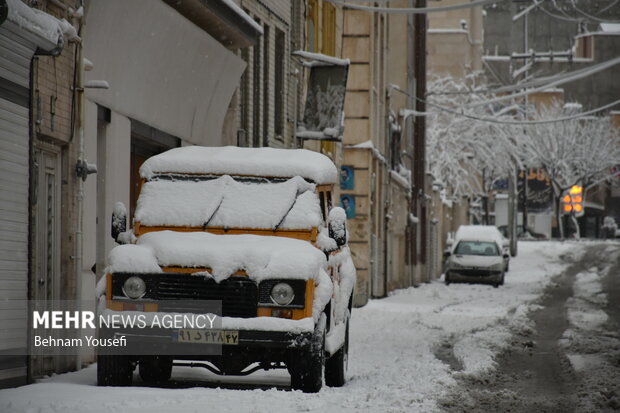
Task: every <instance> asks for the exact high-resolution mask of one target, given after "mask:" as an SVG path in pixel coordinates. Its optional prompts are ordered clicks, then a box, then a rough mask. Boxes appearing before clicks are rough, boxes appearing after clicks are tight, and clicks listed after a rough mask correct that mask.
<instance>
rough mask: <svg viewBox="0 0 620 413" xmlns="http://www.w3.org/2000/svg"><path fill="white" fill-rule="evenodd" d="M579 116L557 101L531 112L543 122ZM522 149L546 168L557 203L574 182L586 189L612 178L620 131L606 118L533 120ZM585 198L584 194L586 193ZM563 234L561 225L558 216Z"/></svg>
mask: <svg viewBox="0 0 620 413" xmlns="http://www.w3.org/2000/svg"><path fill="white" fill-rule="evenodd" d="M567 115H569V116H570V115H573V116H574V115H578V113H575V109H574V106H572V107H571V109H567V107H563V106H562V105H560V104H558V103H556V104H553V105H550V106H548V107H544V108H542V109H541V110H539V111H538V112H537V113H533V114H532V120H533V121H534V122H536V121H545V120H549V119H558V118H563V117H567ZM524 129H525V134H524V135H523V142H522V143H523V144H522V146H521V150H522V151H524V152H523V153H524V155H525V156H526V157H528V158H529V159H531V162H533V163H534V164H537V165H536V166H540V167H543V168H545V170H546V172H547V174H548V175H549V178H550V179H551V183H552V186H553V192H554V196H555V200H556V203H557V205H558V206H559V202H560V198H561V195H562V193H563V192H564V191H565V190H567V189H569V188H571V187H572V186H573V185H582V186H583V187H584V188H586V190H587V188H589V187H591V186H593V185H596V184H597V183H600V182H603V181H604V180H605V179H607V178H609V177H611V174H612V172H611V170H612V168H613V167H614V166H616V165H618V164H620V134H619V132H618V131H617V130H616V129H615V128H614V126H613V125H612V124H611V121H610V120H609V118H607V117H593V116H588V117H576V118H574V119H569V120H564V121H561V122H552V123H533V124H530V125H527V126H525V127H524ZM586 197H587V194H586ZM558 221H559V222H558V223H559V228H560V231H562V236H563V230H564V228H563V225H562V222H561V219H558Z"/></svg>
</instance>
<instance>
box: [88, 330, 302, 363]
mask: <svg viewBox="0 0 620 413" xmlns="http://www.w3.org/2000/svg"><path fill="white" fill-rule="evenodd" d="M207 331H209V330H207ZM216 331H225V330H216ZM226 331H231V330H226ZM234 333H236V334H237V335H238V336H237V337H236V339H235V340H234V344H224V343H189V342H181V341H179V330H178V329H163V328H140V329H138V328H128V329H126V328H123V329H107V328H104V329H100V331H99V338H102V339H121V338H122V337H123V338H124V343H123V344H124V345H123V346H121V347H118V346H117V347H99V348H98V350H99V351H98V352H99V354H115V355H120V354H122V355H133V356H148V355H169V356H175V358H186V357H189V358H194V357H195V356H197V355H203V356H209V355H221V354H224V353H227V352H230V351H234V352H243V351H260V350H261V349H262V350H265V351H269V350H275V351H281V350H285V351H288V350H296V349H302V348H304V347H305V346H307V345H309V343H310V341H311V338H312V334H313V333H312V332H286V331H262V330H236V331H234ZM117 342H118V340H117Z"/></svg>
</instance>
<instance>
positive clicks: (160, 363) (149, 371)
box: [138, 356, 172, 384]
mask: <svg viewBox="0 0 620 413" xmlns="http://www.w3.org/2000/svg"><path fill="white" fill-rule="evenodd" d="M138 369H139V371H140V377H141V378H142V380H143V381H144V382H145V383H146V384H162V383H165V382H167V381H168V380H170V376H171V375H172V358H171V357H166V356H150V357H144V358H141V359H140V364H139V366H138Z"/></svg>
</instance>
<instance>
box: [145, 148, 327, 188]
mask: <svg viewBox="0 0 620 413" xmlns="http://www.w3.org/2000/svg"><path fill="white" fill-rule="evenodd" d="M165 172H171V173H190V174H191V173H196V174H216V175H237V176H241V175H247V176H262V177H277V178H292V177H294V176H301V177H302V178H306V179H309V180H311V181H313V182H315V183H317V184H329V183H336V180H337V178H338V172H337V170H336V166H334V163H333V162H332V161H331V160H330V159H329V158H328V157H327V156H325V155H323V154H320V153H318V152H313V151H308V150H305V149H275V148H239V147H236V146H224V147H206V146H186V147H182V148H174V149H171V150H169V151H166V152H164V153H161V154H159V155H156V156H153V157H151V158H149V159H147V160H146V162H144V164H143V165H142V167H141V168H140V176H142V177H143V178H146V179H149V178H151V177H152V176H153V175H156V174H158V173H165Z"/></svg>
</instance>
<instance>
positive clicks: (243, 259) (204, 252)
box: [110, 231, 326, 282]
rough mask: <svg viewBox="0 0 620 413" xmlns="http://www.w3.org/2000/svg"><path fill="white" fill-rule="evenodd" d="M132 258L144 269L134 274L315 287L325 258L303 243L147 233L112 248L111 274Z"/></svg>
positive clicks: (182, 233)
mask: <svg viewBox="0 0 620 413" xmlns="http://www.w3.org/2000/svg"><path fill="white" fill-rule="evenodd" d="M128 247H129V248H131V249H129V248H128ZM119 251H122V252H119ZM130 254H134V255H135V256H140V257H142V258H145V260H144V261H141V262H140V263H141V264H142V265H143V267H141V268H138V267H137V264H136V265H134V272H148V271H151V270H152V269H153V268H154V266H158V265H159V266H162V267H168V266H180V267H190V268H210V269H211V275H212V277H213V278H214V279H215V281H217V282H220V281H221V280H223V279H225V278H228V277H229V276H230V275H231V274H233V273H235V272H236V271H238V270H245V271H246V272H247V274H248V276H249V277H250V278H251V279H252V280H254V281H256V282H260V281H261V280H263V279H265V278H278V277H282V278H289V279H305V280H308V279H315V280H317V281H318V279H317V278H318V276H319V273H320V272H321V271H322V269H323V267H324V266H325V263H326V260H325V254H323V252H321V251H320V250H319V249H317V248H315V247H314V246H312V244H310V243H309V242H306V241H301V240H296V239H292V238H284V237H267V236H261V235H214V234H210V233H207V232H175V231H158V232H149V233H147V234H144V235H142V236H141V237H140V238H139V239H138V244H137V245H121V246H118V247H116V248H114V249H113V250H112V252H111V253H110V261H111V263H112V265H111V268H110V269H111V270H112V271H113V272H118V271H120V270H119V268H120V266H121V265H122V262H121V261H122V260H121V259H119V258H118V257H122V258H123V259H125V258H127V255H130ZM146 258H148V260H147V259H146ZM158 268H159V267H158ZM124 271H127V270H124Z"/></svg>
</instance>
